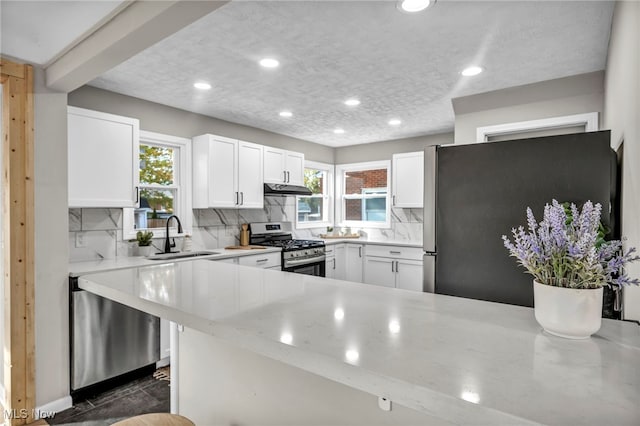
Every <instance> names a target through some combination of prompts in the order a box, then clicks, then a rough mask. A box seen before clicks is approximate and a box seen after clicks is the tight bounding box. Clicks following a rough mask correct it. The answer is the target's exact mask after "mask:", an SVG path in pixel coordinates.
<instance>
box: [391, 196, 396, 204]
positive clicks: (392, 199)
mask: <svg viewBox="0 0 640 426" xmlns="http://www.w3.org/2000/svg"><path fill="white" fill-rule="evenodd" d="M391 205H393V206H395V205H396V196H395V195H393V196H392V197H391Z"/></svg>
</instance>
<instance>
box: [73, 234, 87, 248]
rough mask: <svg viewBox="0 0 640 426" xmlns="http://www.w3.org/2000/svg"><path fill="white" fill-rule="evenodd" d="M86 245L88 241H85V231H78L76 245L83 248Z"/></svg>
mask: <svg viewBox="0 0 640 426" xmlns="http://www.w3.org/2000/svg"><path fill="white" fill-rule="evenodd" d="M86 246H87V242H86V241H85V235H84V232H76V247H77V248H82V247H86Z"/></svg>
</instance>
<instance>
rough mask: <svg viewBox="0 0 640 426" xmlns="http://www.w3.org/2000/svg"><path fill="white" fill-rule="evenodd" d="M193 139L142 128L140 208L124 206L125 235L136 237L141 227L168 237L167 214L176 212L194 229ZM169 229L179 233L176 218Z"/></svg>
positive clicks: (173, 232) (125, 237) (172, 232)
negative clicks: (192, 214)
mask: <svg viewBox="0 0 640 426" xmlns="http://www.w3.org/2000/svg"><path fill="white" fill-rule="evenodd" d="M190 143H191V141H190V140H189V139H184V138H177V137H174V136H167V135H161V134H158V133H152V132H145V131H141V132H140V152H139V157H138V163H139V172H140V177H139V182H140V183H139V186H138V191H139V197H140V198H139V200H140V201H139V206H138V207H137V208H135V209H124V214H123V222H124V223H123V224H124V235H123V237H124V239H134V238H135V237H136V232H137V231H139V230H141V229H148V230H151V231H152V232H153V236H154V237H165V224H166V222H167V218H168V217H169V216H171V215H173V214H175V215H176V216H178V217H179V218H180V222H181V223H182V228H183V231H184V232H185V233H186V232H191V231H190V230H191V196H190V194H191V189H190V186H191V185H190V183H191V182H190V175H189V173H188V159H189V158H190V157H191V150H190ZM169 233H170V234H171V235H177V225H176V222H175V221H172V222H171V228H170V230H169Z"/></svg>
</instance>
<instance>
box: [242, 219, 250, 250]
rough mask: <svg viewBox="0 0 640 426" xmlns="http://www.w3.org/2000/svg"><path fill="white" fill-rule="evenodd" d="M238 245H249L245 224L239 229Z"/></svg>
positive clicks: (247, 230)
mask: <svg viewBox="0 0 640 426" xmlns="http://www.w3.org/2000/svg"><path fill="white" fill-rule="evenodd" d="M240 245H241V246H248V245H249V229H247V225H246V224H243V225H242V230H241V231H240Z"/></svg>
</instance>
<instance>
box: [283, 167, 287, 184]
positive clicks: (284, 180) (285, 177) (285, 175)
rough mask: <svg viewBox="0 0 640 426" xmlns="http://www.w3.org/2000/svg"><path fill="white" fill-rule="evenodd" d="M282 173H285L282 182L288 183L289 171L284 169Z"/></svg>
mask: <svg viewBox="0 0 640 426" xmlns="http://www.w3.org/2000/svg"><path fill="white" fill-rule="evenodd" d="M282 174H283V175H284V178H283V179H282V183H287V171H286V170H283V171H282Z"/></svg>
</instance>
